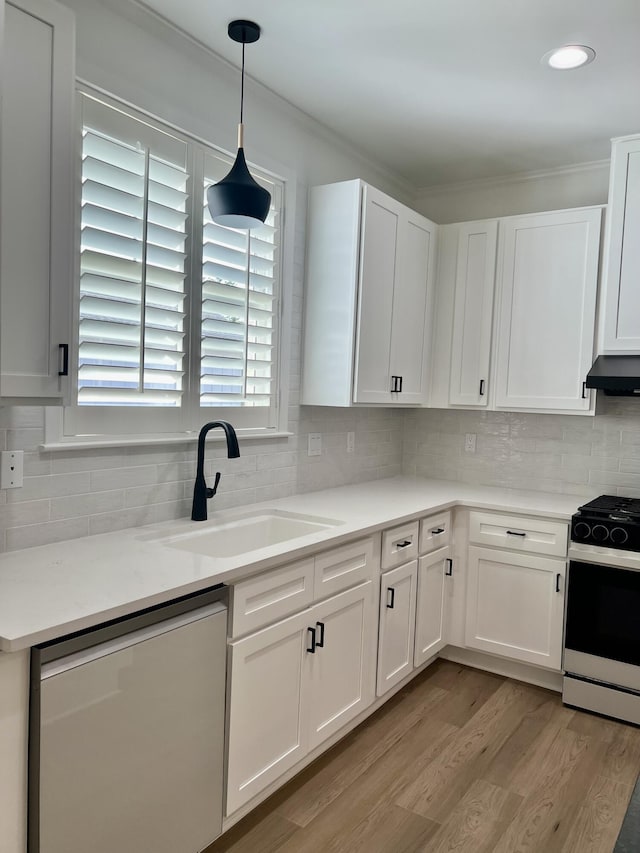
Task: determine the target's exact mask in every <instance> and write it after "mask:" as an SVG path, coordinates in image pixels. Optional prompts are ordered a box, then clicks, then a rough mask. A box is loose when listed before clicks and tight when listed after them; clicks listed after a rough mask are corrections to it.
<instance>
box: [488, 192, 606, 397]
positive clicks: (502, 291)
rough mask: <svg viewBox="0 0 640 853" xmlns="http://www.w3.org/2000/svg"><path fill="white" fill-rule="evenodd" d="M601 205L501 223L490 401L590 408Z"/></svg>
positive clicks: (515, 218) (523, 217) (513, 219)
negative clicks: (588, 376)
mask: <svg viewBox="0 0 640 853" xmlns="http://www.w3.org/2000/svg"><path fill="white" fill-rule="evenodd" d="M601 217H602V209H601V208H600V207H592V208H579V209H576V210H567V211H554V212H551V213H538V214H534V215H531V216H514V217H509V218H508V219H504V220H502V221H501V223H500V234H501V236H500V249H499V259H498V308H497V327H496V333H497V340H496V381H495V386H496V387H495V404H496V408H498V409H511V410H513V409H528V410H532V409H533V410H542V411H563V412H588V411H589V410H590V409H591V411H593V409H592V407H591V399H590V398H591V394H590V392H588V391H585V388H584V384H583V383H584V380H585V377H586V374H587V371H588V370H589V368H590V367H591V364H592V362H593V349H594V346H593V344H594V334H595V313H596V291H597V284H598V256H599V246H600V228H601Z"/></svg>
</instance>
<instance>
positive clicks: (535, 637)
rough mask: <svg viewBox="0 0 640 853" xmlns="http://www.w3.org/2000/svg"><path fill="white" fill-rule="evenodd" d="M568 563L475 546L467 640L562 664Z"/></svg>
mask: <svg viewBox="0 0 640 853" xmlns="http://www.w3.org/2000/svg"><path fill="white" fill-rule="evenodd" d="M565 571H566V563H565V561H564V560H553V559H550V558H546V557H538V556H536V555H535V554H516V553H510V552H508V551H499V550H492V549H490V548H478V547H475V546H470V548H469V560H468V565H467V622H466V636H465V641H466V645H467V646H468V647H469V648H472V649H479V650H481V651H485V652H491V653H493V654H496V655H502V656H503V657H508V658H514V659H515V660H519V661H523V662H525V663H532V664H537V665H538V666H545V667H549V668H551V669H560V664H561V657H562V618H563V601H564V577H565Z"/></svg>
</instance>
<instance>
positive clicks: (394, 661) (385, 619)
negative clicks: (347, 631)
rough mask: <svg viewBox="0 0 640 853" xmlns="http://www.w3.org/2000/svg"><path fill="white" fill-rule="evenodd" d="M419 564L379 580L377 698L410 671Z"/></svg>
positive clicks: (393, 571)
mask: <svg viewBox="0 0 640 853" xmlns="http://www.w3.org/2000/svg"><path fill="white" fill-rule="evenodd" d="M417 569H418V563H417V561H416V560H412V561H411V562H410V563H405V565H403V566H398V568H397V569H391V570H390V571H388V572H384V574H383V575H382V576H381V578H380V627H379V634H378V679H377V690H376V692H377V694H378V696H382V695H383V694H384V693H386V692H387V690H391V688H392V687H394V685H396V684H398V682H399V681H402V679H403V678H405V677H406V676H407V675H409V673H410V672H411V670H412V669H413V645H414V637H415V625H416V578H417Z"/></svg>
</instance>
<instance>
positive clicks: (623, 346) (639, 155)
mask: <svg viewBox="0 0 640 853" xmlns="http://www.w3.org/2000/svg"><path fill="white" fill-rule="evenodd" d="M639 233H640V136H636V137H633V138H631V139H624V140H621V141H619V142H614V144H613V148H612V156H611V182H610V185H609V206H608V209H607V228H606V238H605V247H606V255H605V262H604V279H605V302H604V341H603V349H604V351H605V352H612V353H616V352H631V353H640V287H638V281H640V241H639V240H638V234H639Z"/></svg>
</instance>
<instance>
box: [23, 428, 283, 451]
mask: <svg viewBox="0 0 640 853" xmlns="http://www.w3.org/2000/svg"><path fill="white" fill-rule="evenodd" d="M236 432H237V435H238V440H239V441H266V440H270V439H272V438H290V437H291V436H292V435H294V433H292V432H282V431H274V430H236ZM197 440H198V433H196V432H194V433H189V434H185V435H164V436H162V435H158V436H143V435H140V436H136V435H131V436H122V435H115V436H112V437H111V436H90V437H88V438H86V439H81V438H69V439H68V440H63V441H45V442H44V444H41V445H40V450H46V451H49V452H53V453H55V452H59V451H65V450H99V449H101V448H108V447H167V446H169V445H175V444H195V442H196V441H197ZM224 440H225V438H224V434H222V433H220V434H219V435H218V434H217V431H216V434H212V433H209V435H208V436H207V441H224Z"/></svg>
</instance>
